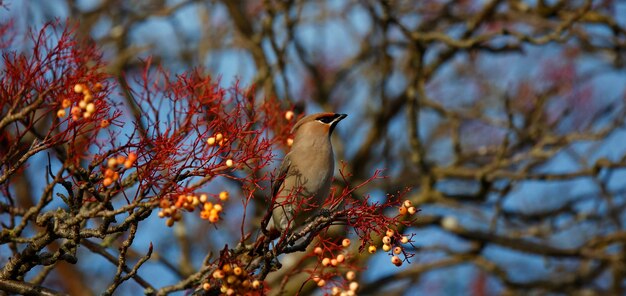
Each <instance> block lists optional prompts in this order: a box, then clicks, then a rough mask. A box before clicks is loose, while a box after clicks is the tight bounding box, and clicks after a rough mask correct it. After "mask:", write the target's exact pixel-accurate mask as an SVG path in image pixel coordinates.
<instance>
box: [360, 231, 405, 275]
mask: <svg viewBox="0 0 626 296" xmlns="http://www.w3.org/2000/svg"><path fill="white" fill-rule="evenodd" d="M381 241H382V243H383V246H382V249H383V251H385V252H392V254H393V255H392V257H391V263H393V265H395V266H401V265H402V259H400V257H398V255H400V254H402V253H403V252H404V249H403V248H402V246H401V245H400V244H408V243H409V242H410V239H409V237H408V236H404V235H399V234H397V233H396V232H395V231H393V229H387V231H386V233H385V236H383V238H382V239H381ZM394 244H395V245H396V246H395V247H394V246H393V245H394ZM367 251H368V252H369V253H370V254H373V253H375V252H376V246H374V245H370V246H369V248H368V249H367Z"/></svg>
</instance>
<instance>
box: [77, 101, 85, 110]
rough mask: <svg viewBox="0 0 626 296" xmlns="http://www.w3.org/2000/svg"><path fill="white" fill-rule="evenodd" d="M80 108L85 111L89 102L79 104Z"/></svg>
mask: <svg viewBox="0 0 626 296" xmlns="http://www.w3.org/2000/svg"><path fill="white" fill-rule="evenodd" d="M78 107H80V108H81V109H83V110H84V109H85V108H87V102H85V101H80V102H78Z"/></svg>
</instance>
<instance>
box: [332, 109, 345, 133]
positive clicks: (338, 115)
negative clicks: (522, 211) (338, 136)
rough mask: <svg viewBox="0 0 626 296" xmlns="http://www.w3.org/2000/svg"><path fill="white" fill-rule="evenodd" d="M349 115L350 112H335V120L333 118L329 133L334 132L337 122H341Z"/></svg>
mask: <svg viewBox="0 0 626 296" xmlns="http://www.w3.org/2000/svg"><path fill="white" fill-rule="evenodd" d="M346 117H348V114H335V120H333V122H331V123H330V130H329V133H328V134H329V135H330V134H332V133H333V131H334V130H335V126H337V123H339V122H340V121H341V120H343V119H344V118H346Z"/></svg>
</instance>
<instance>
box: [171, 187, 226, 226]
mask: <svg viewBox="0 0 626 296" xmlns="http://www.w3.org/2000/svg"><path fill="white" fill-rule="evenodd" d="M228 196H229V194H228V192H227V191H222V192H220V194H219V195H218V196H217V198H218V199H219V201H222V202H224V201H227V200H228ZM208 199H209V196H208V195H207V194H204V193H203V194H200V196H198V195H193V194H181V195H179V196H178V197H177V198H176V201H175V202H174V203H173V204H172V203H171V202H170V200H169V199H163V200H161V202H160V203H159V207H160V208H161V211H159V218H165V217H167V218H168V219H167V221H166V222H165V224H166V225H167V226H172V225H174V222H176V221H179V220H180V219H181V218H182V213H181V211H183V210H186V211H189V212H193V211H194V210H195V209H196V208H197V207H201V211H200V218H202V219H204V220H209V222H211V223H217V222H218V221H219V219H220V213H221V212H222V210H223V209H224V208H223V206H222V204H220V203H219V202H217V201H216V202H215V203H213V202H210V201H209V200H208Z"/></svg>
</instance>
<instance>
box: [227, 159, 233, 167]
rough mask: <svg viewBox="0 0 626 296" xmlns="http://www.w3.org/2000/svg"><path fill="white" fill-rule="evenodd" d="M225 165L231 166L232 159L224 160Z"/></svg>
mask: <svg viewBox="0 0 626 296" xmlns="http://www.w3.org/2000/svg"><path fill="white" fill-rule="evenodd" d="M226 166H227V167H232V166H233V160H232V159H228V160H226Z"/></svg>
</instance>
